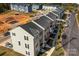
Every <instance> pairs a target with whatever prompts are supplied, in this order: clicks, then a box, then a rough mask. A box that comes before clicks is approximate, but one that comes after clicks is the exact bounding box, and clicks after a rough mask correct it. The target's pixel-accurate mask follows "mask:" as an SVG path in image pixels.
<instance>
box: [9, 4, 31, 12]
mask: <svg viewBox="0 0 79 59" xmlns="http://www.w3.org/2000/svg"><path fill="white" fill-rule="evenodd" d="M10 7H11V10H16V11H21V12H26V13H28V12H32V5H30V4H25V3H24V4H20V3H11V4H10Z"/></svg>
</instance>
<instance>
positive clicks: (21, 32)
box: [10, 27, 34, 56]
mask: <svg viewBox="0 0 79 59" xmlns="http://www.w3.org/2000/svg"><path fill="white" fill-rule="evenodd" d="M12 33H15V34H16V36H13V35H12ZM10 34H11V39H12V44H13V49H14V50H15V51H17V52H19V53H22V54H24V55H26V51H29V52H30V53H31V56H33V55H34V41H33V40H34V37H33V36H32V35H30V34H29V33H28V32H26V31H25V30H23V29H22V28H21V27H17V28H15V29H13V30H11V31H10ZM24 34H25V35H26V36H28V38H29V41H27V40H24ZM18 41H20V42H21V46H19V45H18ZM25 43H26V44H29V45H30V47H29V49H27V48H25Z"/></svg>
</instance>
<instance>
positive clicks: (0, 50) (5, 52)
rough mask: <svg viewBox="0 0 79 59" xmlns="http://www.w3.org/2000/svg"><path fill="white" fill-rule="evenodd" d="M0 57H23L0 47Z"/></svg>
mask: <svg viewBox="0 0 79 59" xmlns="http://www.w3.org/2000/svg"><path fill="white" fill-rule="evenodd" d="M0 56H23V55H22V54H20V53H18V52H15V51H13V50H11V49H8V48H5V47H2V46H0Z"/></svg>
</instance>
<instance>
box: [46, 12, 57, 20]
mask: <svg viewBox="0 0 79 59" xmlns="http://www.w3.org/2000/svg"><path fill="white" fill-rule="evenodd" d="M47 16H48V17H50V18H51V19H53V20H55V19H56V18H57V16H56V15H55V14H53V13H51V12H49V13H48V14H47Z"/></svg>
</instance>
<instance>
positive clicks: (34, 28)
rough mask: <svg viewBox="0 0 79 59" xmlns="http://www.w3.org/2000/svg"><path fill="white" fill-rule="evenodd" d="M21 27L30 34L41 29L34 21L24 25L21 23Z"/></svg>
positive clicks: (35, 33)
mask: <svg viewBox="0 0 79 59" xmlns="http://www.w3.org/2000/svg"><path fill="white" fill-rule="evenodd" d="M21 27H22V28H23V29H24V30H25V31H27V32H29V33H30V34H31V35H33V36H36V35H37V34H38V33H40V32H41V31H42V29H41V28H39V27H38V26H37V25H35V24H34V23H32V22H30V23H27V24H24V25H21Z"/></svg>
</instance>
